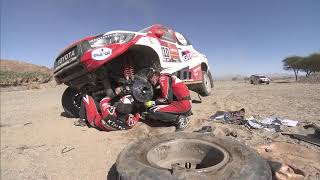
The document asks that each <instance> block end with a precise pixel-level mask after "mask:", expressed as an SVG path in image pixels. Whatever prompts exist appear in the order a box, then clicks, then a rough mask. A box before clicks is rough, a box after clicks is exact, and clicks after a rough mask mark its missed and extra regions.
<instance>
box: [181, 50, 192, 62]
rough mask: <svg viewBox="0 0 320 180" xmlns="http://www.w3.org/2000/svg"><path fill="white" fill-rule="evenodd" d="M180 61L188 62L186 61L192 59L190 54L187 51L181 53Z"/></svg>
mask: <svg viewBox="0 0 320 180" xmlns="http://www.w3.org/2000/svg"><path fill="white" fill-rule="evenodd" d="M182 59H183V60H184V61H188V60H190V59H192V54H191V52H190V51H188V50H186V51H183V52H182Z"/></svg>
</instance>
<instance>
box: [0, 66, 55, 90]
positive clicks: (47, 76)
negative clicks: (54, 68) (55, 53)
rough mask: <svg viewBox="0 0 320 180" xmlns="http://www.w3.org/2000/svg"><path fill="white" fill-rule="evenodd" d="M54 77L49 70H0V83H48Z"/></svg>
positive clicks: (6, 84) (7, 84)
mask: <svg viewBox="0 0 320 180" xmlns="http://www.w3.org/2000/svg"><path fill="white" fill-rule="evenodd" d="M51 79H52V74H51V73H49V72H37V71H34V72H15V71H3V70H0V85H1V86H9V85H14V86H18V85H23V84H28V83H46V82H48V81H50V80H51Z"/></svg>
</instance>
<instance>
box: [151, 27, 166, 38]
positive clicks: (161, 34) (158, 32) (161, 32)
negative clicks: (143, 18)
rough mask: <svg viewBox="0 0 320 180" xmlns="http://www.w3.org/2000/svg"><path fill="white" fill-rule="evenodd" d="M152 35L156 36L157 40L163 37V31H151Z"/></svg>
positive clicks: (158, 29) (159, 29)
mask: <svg viewBox="0 0 320 180" xmlns="http://www.w3.org/2000/svg"><path fill="white" fill-rule="evenodd" d="M152 33H153V34H154V35H156V36H157V37H158V38H161V37H162V36H163V35H164V31H163V29H161V28H157V29H154V30H152Z"/></svg>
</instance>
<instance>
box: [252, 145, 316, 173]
mask: <svg viewBox="0 0 320 180" xmlns="http://www.w3.org/2000/svg"><path fill="white" fill-rule="evenodd" d="M256 150H257V152H258V153H259V154H260V155H261V156H262V157H263V158H264V159H266V160H268V162H269V164H270V166H271V169H272V171H273V173H274V177H276V178H278V179H299V178H306V179H308V178H309V179H310V178H311V177H313V178H315V177H318V178H319V177H320V171H319V167H320V152H319V151H317V150H313V149H308V148H305V147H303V146H299V145H296V144H289V143H285V142H274V143H271V144H267V145H260V146H257V147H256Z"/></svg>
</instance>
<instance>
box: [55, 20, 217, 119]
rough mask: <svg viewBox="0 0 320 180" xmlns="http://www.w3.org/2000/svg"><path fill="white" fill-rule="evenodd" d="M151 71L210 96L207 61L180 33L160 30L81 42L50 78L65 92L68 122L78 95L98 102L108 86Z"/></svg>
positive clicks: (112, 34) (107, 35)
mask: <svg viewBox="0 0 320 180" xmlns="http://www.w3.org/2000/svg"><path fill="white" fill-rule="evenodd" d="M149 67H154V68H161V69H162V71H161V73H166V74H171V75H176V76H177V77H178V78H180V79H181V80H182V81H184V82H185V83H186V84H187V85H188V86H189V88H190V89H192V90H195V91H196V92H199V93H200V94H201V95H203V96H208V95H210V93H211V89H212V87H213V82H212V76H211V73H210V68H209V64H208V59H207V58H206V56H205V55H203V54H201V53H199V52H198V51H197V50H195V49H194V48H193V46H192V45H191V44H190V42H189V41H188V39H187V38H186V37H185V36H183V35H182V34H181V33H179V32H176V31H174V30H173V29H171V28H168V27H165V26H163V25H159V24H156V25H153V26H150V27H148V28H145V29H142V30H140V31H138V32H132V31H110V32H107V33H104V34H101V35H97V36H90V37H86V38H84V39H81V40H80V41H78V42H76V43H74V44H72V45H70V46H69V47H67V48H66V49H65V50H64V51H63V52H62V53H61V54H60V55H59V56H58V57H57V59H56V60H55V63H54V78H55V80H56V82H57V83H58V84H61V83H64V84H66V85H67V86H69V87H68V88H67V89H66V90H65V92H64V94H63V97H62V104H63V107H64V109H65V111H66V112H67V113H68V115H69V116H73V117H77V116H78V111H79V109H78V108H79V102H80V99H81V97H82V94H89V95H92V96H95V97H98V96H99V95H101V94H103V92H104V89H105V84H106V83H105V81H106V80H108V81H110V82H117V81H121V79H124V80H128V77H132V76H134V75H135V73H138V72H139V71H140V70H142V69H145V68H149Z"/></svg>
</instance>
